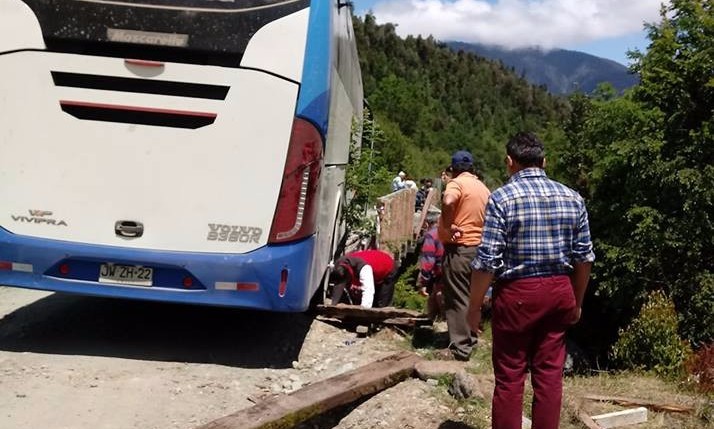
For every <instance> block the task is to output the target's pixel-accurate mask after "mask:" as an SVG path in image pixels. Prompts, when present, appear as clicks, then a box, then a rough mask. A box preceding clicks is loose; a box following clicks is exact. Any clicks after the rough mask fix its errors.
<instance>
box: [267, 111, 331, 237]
mask: <svg viewBox="0 0 714 429" xmlns="http://www.w3.org/2000/svg"><path fill="white" fill-rule="evenodd" d="M321 169H322V137H321V135H320V133H319V132H318V130H317V129H316V128H315V127H314V126H313V125H312V124H311V123H310V122H308V121H306V120H304V119H300V118H295V120H294V122H293V129H292V135H291V137H290V145H289V147H288V156H287V159H286V161H285V169H284V170H283V183H282V186H281V188H280V195H279V197H278V204H277V207H276V209H275V216H274V217H273V225H272V226H271V228H270V237H269V240H268V241H269V242H270V243H284V242H288V241H294V240H298V239H301V238H304V237H307V236H309V235H311V234H313V233H314V232H315V217H316V215H317V211H316V208H317V195H318V188H319V184H320V171H321Z"/></svg>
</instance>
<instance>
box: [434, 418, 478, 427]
mask: <svg viewBox="0 0 714 429" xmlns="http://www.w3.org/2000/svg"><path fill="white" fill-rule="evenodd" d="M438 429H476V428H474V427H473V426H471V425H467V424H466V423H463V422H455V421H453V420H447V421H445V422H444V423H442V424H440V425H439V428H438Z"/></svg>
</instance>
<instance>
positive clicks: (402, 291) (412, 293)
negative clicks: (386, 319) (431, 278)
mask: <svg viewBox="0 0 714 429" xmlns="http://www.w3.org/2000/svg"><path fill="white" fill-rule="evenodd" d="M418 274H419V266H418V265H417V264H414V265H410V266H409V267H407V268H406V269H405V270H404V272H403V273H402V275H401V276H399V279H397V281H396V283H395V284H394V306H395V307H397V308H406V309H409V310H417V311H421V312H424V311H426V298H425V297H423V296H421V295H420V294H419V292H418V291H417V290H416V288H415V287H414V285H415V284H416V278H417V275H418Z"/></svg>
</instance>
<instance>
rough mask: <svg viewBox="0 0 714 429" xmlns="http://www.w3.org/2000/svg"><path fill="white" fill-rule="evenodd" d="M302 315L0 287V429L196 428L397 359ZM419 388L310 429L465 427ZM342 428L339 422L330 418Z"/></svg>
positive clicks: (388, 340) (379, 346) (387, 334)
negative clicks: (256, 404) (373, 363)
mask: <svg viewBox="0 0 714 429" xmlns="http://www.w3.org/2000/svg"><path fill="white" fill-rule="evenodd" d="M400 341H401V340H400V339H399V338H398V336H397V335H396V334H395V333H393V332H391V331H389V330H383V331H381V332H379V333H378V334H376V335H374V336H371V337H369V338H357V337H356V335H355V334H354V333H352V332H349V331H346V330H343V329H339V328H338V327H335V326H332V325H330V324H327V323H324V322H321V321H318V320H314V319H312V318H310V317H308V316H306V315H303V314H271V313H259V312H246V311H238V310H232V309H222V308H206V307H193V306H182V305H170V304H161V303H151V302H140V301H123V300H110V299H101V298H91V297H80V296H72V295H61V294H51V293H45V292H38V291H31V290H24V289H14V288H5V287H0V428H2V429H13V428H47V429H82V428H92V429H115V428H116V429H127V428H142V429H150V428H157V429H159V428H161V429H164V428H182V429H184V428H185V429H189V428H193V427H195V426H197V425H200V424H204V423H207V422H210V421H212V420H214V419H216V418H218V417H221V416H224V415H226V414H230V413H231V412H234V411H237V410H239V409H242V408H245V407H249V406H251V405H252V404H253V402H251V401H255V400H258V399H260V398H262V397H265V396H267V395H272V394H276V393H281V392H282V393H286V392H290V391H293V390H296V389H298V388H300V387H302V386H303V385H305V384H307V383H310V382H314V381H318V380H322V379H325V378H328V377H330V376H333V375H336V374H339V373H342V372H345V371H348V370H351V369H354V368H356V367H358V366H361V365H363V364H366V363H369V362H371V361H373V360H375V359H378V358H380V357H383V356H386V355H388V354H390V353H392V352H394V351H397V350H399V349H400V348H401V347H403V346H400ZM436 389H437V387H436V386H435V385H434V383H431V384H429V383H425V382H423V381H420V380H411V381H408V382H405V383H401V384H399V385H398V386H396V387H394V388H392V389H389V390H387V391H384V392H382V393H380V394H379V395H376V396H375V397H373V398H371V399H369V400H367V401H366V402H363V403H362V404H359V405H358V406H357V407H356V408H355V407H354V406H353V407H351V408H350V409H349V410H347V411H345V412H343V414H345V415H342V416H337V417H336V418H335V419H339V420H337V421H332V422H318V423H312V424H311V425H310V426H309V427H312V428H314V427H336V428H343V429H357V428H382V429H384V428H386V429H389V428H395V429H396V428H400V429H401V428H459V427H462V425H460V424H458V423H457V420H458V419H457V416H455V415H453V412H452V410H451V408H450V407H448V406H446V405H443V404H441V403H440V401H439V400H437V399H435V397H436V396H437V395H435V393H436V392H435V390H436ZM333 420H334V419H333Z"/></svg>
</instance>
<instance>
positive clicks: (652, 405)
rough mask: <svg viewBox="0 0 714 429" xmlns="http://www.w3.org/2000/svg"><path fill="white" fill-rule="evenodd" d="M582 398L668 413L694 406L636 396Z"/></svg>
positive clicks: (591, 396) (692, 409)
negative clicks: (663, 402)
mask: <svg viewBox="0 0 714 429" xmlns="http://www.w3.org/2000/svg"><path fill="white" fill-rule="evenodd" d="M583 399H588V400H590V401H599V402H612V403H613V404H617V405H622V406H624V407H646V408H648V409H650V410H652V411H658V412H663V411H664V412H669V413H691V412H693V411H694V407H689V406H686V405H678V404H660V403H656V402H654V401H648V400H645V399H636V398H624V397H621V396H602V395H587V396H583Z"/></svg>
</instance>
